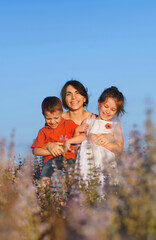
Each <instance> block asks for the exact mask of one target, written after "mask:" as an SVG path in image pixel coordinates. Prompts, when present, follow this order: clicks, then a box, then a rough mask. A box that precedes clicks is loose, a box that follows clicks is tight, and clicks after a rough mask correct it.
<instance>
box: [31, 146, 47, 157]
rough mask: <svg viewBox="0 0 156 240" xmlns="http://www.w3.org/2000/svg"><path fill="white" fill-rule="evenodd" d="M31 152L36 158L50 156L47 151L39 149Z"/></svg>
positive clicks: (36, 148)
mask: <svg viewBox="0 0 156 240" xmlns="http://www.w3.org/2000/svg"><path fill="white" fill-rule="evenodd" d="M32 152H33V154H34V155H36V156H49V155H51V153H50V152H49V151H48V150H47V149H44V148H39V147H34V148H33V149H32Z"/></svg>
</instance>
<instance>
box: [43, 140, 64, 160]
mask: <svg viewBox="0 0 156 240" xmlns="http://www.w3.org/2000/svg"><path fill="white" fill-rule="evenodd" d="M45 147H46V149H47V150H48V151H49V152H50V153H51V155H53V156H54V157H57V156H60V155H61V154H64V153H65V151H64V148H63V143H60V142H49V143H46V144H45Z"/></svg>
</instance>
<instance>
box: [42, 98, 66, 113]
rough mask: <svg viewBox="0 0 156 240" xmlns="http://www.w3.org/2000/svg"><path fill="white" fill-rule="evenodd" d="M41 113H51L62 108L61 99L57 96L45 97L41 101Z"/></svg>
mask: <svg viewBox="0 0 156 240" xmlns="http://www.w3.org/2000/svg"><path fill="white" fill-rule="evenodd" d="M41 107H42V114H43V115H45V112H46V111H48V112H50V113H53V112H55V111H61V112H63V109H62V103H61V100H60V99H59V98H58V97H53V96H52V97H46V98H45V99H44V100H43V102H42V105H41Z"/></svg>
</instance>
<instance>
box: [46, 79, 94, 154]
mask: <svg viewBox="0 0 156 240" xmlns="http://www.w3.org/2000/svg"><path fill="white" fill-rule="evenodd" d="M61 99H62V105H63V107H64V108H65V109H68V111H67V112H64V113H63V115H62V117H63V118H64V119H71V120H73V121H74V122H75V123H76V124H77V125H80V124H81V123H82V121H83V120H84V119H87V118H96V116H95V114H93V113H91V112H88V111H85V110H84V107H86V106H87V105H88V101H89V100H88V93H87V90H86V89H85V87H84V86H83V84H82V83H80V82H79V81H77V80H69V81H67V82H66V83H65V85H64V86H63V87H62V90H61ZM87 126H88V124H82V125H81V129H80V131H82V132H84V131H86V130H87ZM44 147H45V148H46V149H48V151H49V152H50V153H51V154H52V155H53V156H55V157H56V156H59V155H61V154H63V153H64V148H63V146H62V144H61V143H58V142H55V143H52V142H49V143H47V144H45V145H44Z"/></svg>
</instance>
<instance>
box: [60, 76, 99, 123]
mask: <svg viewBox="0 0 156 240" xmlns="http://www.w3.org/2000/svg"><path fill="white" fill-rule="evenodd" d="M61 98H62V105H63V107H64V108H65V109H68V111H67V112H64V113H63V115H62V117H63V118H65V119H71V120H73V121H74V122H75V123H76V124H78V125H80V124H81V123H82V121H83V120H84V119H86V118H96V116H95V114H92V113H91V112H88V111H85V110H84V107H86V106H87V105H88V94H87V90H86V89H85V87H84V86H83V85H82V83H80V82H79V81H76V80H70V81H68V82H66V83H65V85H64V86H63V87H62V90H61Z"/></svg>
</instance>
